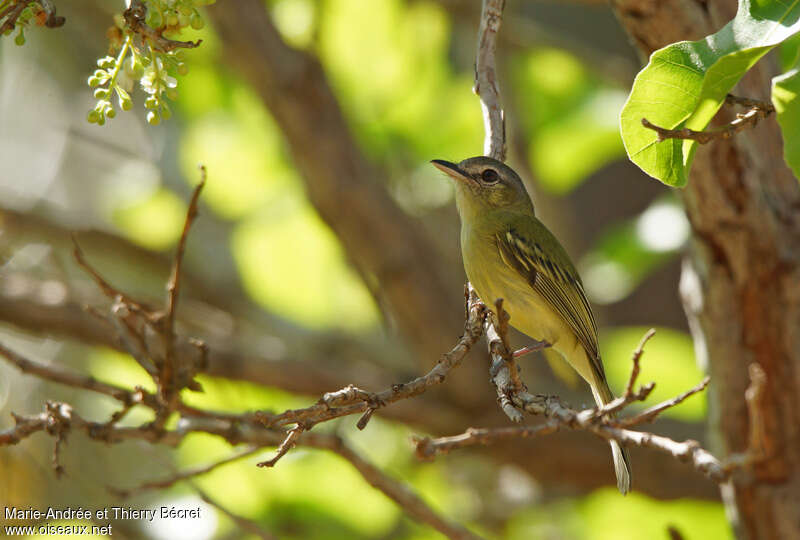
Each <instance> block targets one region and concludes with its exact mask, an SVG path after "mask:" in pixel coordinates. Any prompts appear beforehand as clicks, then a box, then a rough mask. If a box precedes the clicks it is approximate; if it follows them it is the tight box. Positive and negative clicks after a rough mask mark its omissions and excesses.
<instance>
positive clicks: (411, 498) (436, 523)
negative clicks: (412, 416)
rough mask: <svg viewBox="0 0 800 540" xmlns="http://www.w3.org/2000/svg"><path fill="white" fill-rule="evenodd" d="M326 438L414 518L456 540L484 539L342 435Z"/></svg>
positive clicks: (369, 480)
mask: <svg viewBox="0 0 800 540" xmlns="http://www.w3.org/2000/svg"><path fill="white" fill-rule="evenodd" d="M327 441H328V442H330V443H331V445H330V447H328V449H329V450H331V451H333V452H335V453H337V454H339V455H340V456H342V457H343V458H344V459H346V460H347V461H349V462H350V464H351V465H353V467H355V468H356V470H358V472H359V473H361V476H362V477H364V479H365V480H366V481H367V482H368V483H369V485H371V486H372V487H374V488H376V489H378V490H380V491H381V492H383V494H384V495H386V496H387V497H389V498H390V499H392V500H393V501H394V502H395V503H397V504H398V505H399V506H400V507H401V508H402V509H403V510H404V511H405V513H406V514H408V515H409V516H411V517H412V518H414V519H416V520H417V521H420V522H422V523H427V524H428V525H430V526H431V527H433V528H434V529H436V530H437V531H439V532H440V533H442V534H443V535H445V536H446V537H447V538H451V539H455V540H477V539H479V538H481V537H480V536H478V535H476V534H474V533H472V532H470V531H468V530H467V529H465V528H463V527H461V526H459V525H457V524H455V523H451V522H450V521H448V520H446V519H444V518H443V517H442V516H440V515H439V514H437V513H436V512H435V511H434V510H433V509H432V508H431V507H430V506H428V505H427V504H426V503H425V501H423V500H422V499H421V498H420V497H419V496H418V495H417V494H416V493H414V491H412V490H411V489H410V488H409V487H408V486H407V485H405V484H403V483H402V482H399V481H397V480H395V479H394V478H392V477H390V476H389V475H387V474H386V473H384V472H383V471H381V470H380V469H379V468H377V467H376V466H375V465H373V464H372V463H370V462H368V461H366V460H365V459H364V458H362V457H361V456H360V455H359V454H357V453H356V452H355V451H353V449H352V448H350V447H349V446H347V445H346V444H345V443H344V442H343V441H342V440H341V439H340V438H339V437H335V438H330V439H328V440H327Z"/></svg>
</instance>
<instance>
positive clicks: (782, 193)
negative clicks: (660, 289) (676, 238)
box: [615, 0, 800, 539]
mask: <svg viewBox="0 0 800 540" xmlns="http://www.w3.org/2000/svg"><path fill="white" fill-rule="evenodd" d="M615 7H616V10H617V13H618V15H619V17H620V20H621V21H622V23H623V25H624V26H625V28H626V29H627V31H628V32H629V34H630V35H631V36H632V38H633V41H634V43H635V44H636V46H637V47H638V48H639V50H640V51H641V52H642V53H643V54H644V55H649V54H650V53H651V52H652V51H654V50H655V49H658V48H660V47H663V46H665V45H667V44H669V43H672V42H674V41H678V40H684V39H698V38H700V37H702V36H704V35H706V34H709V33H711V32H714V31H716V30H717V29H719V28H720V27H722V26H723V25H724V24H725V23H726V22H727V21H728V20H730V19H731V18H732V17H733V15H734V13H735V9H736V6H735V5H734V3H733V2H729V1H723V0H707V1H701V0H668V1H663V0H619V1H617V2H615ZM774 74H775V72H774V68H773V66H772V65H771V64H770V60H769V59H767V60H766V61H763V62H762V63H761V64H759V65H758V66H756V68H755V69H754V70H753V71H752V72H751V73H750V74H748V75H747V76H746V77H745V79H744V80H743V81H742V82H741V84H740V85H739V87H738V89H737V93H738V94H740V95H744V96H748V97H753V98H756V99H768V96H769V88H770V77H771V76H773V75H774ZM721 120H726V118H725V112H723V113H722V114H721ZM683 198H684V201H685V203H686V211H687V214H688V216H689V220H690V222H691V224H692V230H693V233H694V237H693V242H692V249H691V255H690V263H689V264H687V265H686V266H685V268H684V276H683V279H682V293H683V294H684V298H685V305H686V309H687V314H688V315H689V318H690V323H691V326H692V330H693V334H694V337H695V343H696V345H697V346H698V351H699V353H700V358H701V359H705V360H707V362H708V370H709V372H710V374H711V376H712V385H711V394H710V402H711V425H710V428H711V430H712V434H713V436H714V439H715V441H716V443H717V444H718V447H719V448H718V451H720V452H721V453H722V454H723V455H725V454H728V453H733V452H739V451H743V450H745V448H746V447H747V442H748V419H747V411H746V406H745V401H744V392H745V388H746V386H747V381H748V371H747V366H748V365H749V364H751V363H753V362H756V363H758V364H760V365H761V367H762V368H763V369H764V371H765V372H766V375H767V388H768V390H767V395H766V402H765V413H766V419H765V424H766V425H765V431H766V438H765V441H764V443H765V444H766V448H767V452H768V454H769V459H768V460H767V461H765V462H764V463H762V464H760V465H757V466H755V467H754V468H753V470H752V471H750V472H749V474H743V475H739V476H737V477H736V478H735V480H734V482H733V484H732V485H731V486H725V487H723V490H722V495H723V498H724V499H725V502H726V505H727V506H728V509H729V510H731V511H732V512H731V515H735V516H736V519H735V521H734V527H735V530H736V532H737V534H738V535H739V536H740V537H742V538H750V539H755V538H780V539H787V538H800V418H798V411H799V410H800V403H798V401H799V400H800V398H799V397H798V396H800V368H799V367H798V360H800V331H798V329H799V328H800V214H799V213H798V209H800V188H798V181H797V179H796V178H794V177H793V175H792V174H791V171H790V170H789V169H788V168H787V167H786V165H785V164H784V162H783V159H782V142H781V136H780V133H779V131H778V126H777V124H776V123H775V122H774V121H767V122H762V123H761V124H760V125H759V126H758V127H757V128H756V129H754V130H751V131H747V132H743V133H740V134H739V135H737V136H736V137H735V138H734V139H733V140H731V141H727V142H721V143H715V144H711V145H708V146H707V147H701V149H700V151H699V152H698V153H697V159H696V160H695V164H694V167H693V169H692V173H691V177H690V180H689V185H688V187H687V188H686V189H685V190H684V192H683Z"/></svg>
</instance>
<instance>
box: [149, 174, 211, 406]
mask: <svg viewBox="0 0 800 540" xmlns="http://www.w3.org/2000/svg"><path fill="white" fill-rule="evenodd" d="M205 184H206V168H205V166H203V165H200V183H199V184H197V187H195V188H194V192H193V193H192V198H191V200H190V201H189V208H188V210H187V211H186V219H185V220H184V223H183V231H182V232H181V238H180V240H179V241H178V248H177V249H176V250H175V259H174V262H173V264H172V272H171V273H170V277H169V281H168V282H167V305H166V308H165V311H166V318H165V322H164V326H165V327H164V332H163V337H164V350H165V352H164V363H163V365H162V366H161V373H160V376H159V381H158V382H159V390H160V394H161V398H162V399H163V400H164V401H165V402H171V401H174V400H175V399H176V398H177V392H178V391H179V390H180V388H179V386H178V385H176V384H174V378H175V355H174V354H173V351H174V347H175V339H176V337H175V310H176V308H177V307H178V294H179V292H180V283H181V266H182V264H183V254H184V252H185V251H186V240H187V238H188V237H189V229H191V227H192V223H193V222H194V220H195V218H196V217H197V203H198V201H199V200H200V192H201V191H203V186H205Z"/></svg>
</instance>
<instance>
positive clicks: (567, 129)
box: [531, 91, 625, 193]
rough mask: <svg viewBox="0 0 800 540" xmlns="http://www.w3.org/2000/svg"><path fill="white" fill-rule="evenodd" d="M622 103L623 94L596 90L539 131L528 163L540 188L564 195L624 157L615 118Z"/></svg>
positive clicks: (533, 142) (532, 144) (532, 145)
mask: <svg viewBox="0 0 800 540" xmlns="http://www.w3.org/2000/svg"><path fill="white" fill-rule="evenodd" d="M624 100H625V96H624V94H623V93H622V92H617V91H598V92H597V93H596V94H595V95H594V96H593V98H592V99H591V100H590V101H588V102H586V103H584V104H583V105H582V106H581V108H580V109H578V110H575V111H573V112H572V113H571V114H569V115H567V116H566V117H565V118H563V119H562V120H561V121H560V122H559V123H555V124H552V125H549V126H547V127H544V128H542V129H541V130H539V132H538V134H537V136H536V137H535V139H534V140H533V141H532V143H531V163H532V165H533V168H534V171H535V173H536V176H537V178H538V179H539V182H540V183H541V185H542V187H544V188H545V189H547V190H548V191H550V192H552V193H567V192H569V191H571V190H572V189H573V188H575V187H577V186H578V185H579V184H580V183H581V181H582V180H583V179H585V178H586V177H587V176H589V175H590V174H592V173H593V172H594V171H596V170H597V169H599V168H600V167H602V166H604V165H606V164H607V163H610V162H612V161H614V160H615V159H617V158H619V157H621V156H622V155H623V153H624V149H623V147H622V141H621V139H620V138H619V130H618V128H617V122H616V116H617V113H618V111H619V110H620V109H621V108H622V104H623V102H624Z"/></svg>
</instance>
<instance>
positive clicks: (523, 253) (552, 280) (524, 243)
mask: <svg viewBox="0 0 800 540" xmlns="http://www.w3.org/2000/svg"><path fill="white" fill-rule="evenodd" d="M544 230H545V231H546V232H547V234H550V233H549V231H547V230H546V229H544ZM495 239H496V241H497V248H498V250H499V251H500V257H501V258H502V259H503V262H505V263H506V265H508V266H510V267H511V268H513V269H514V270H516V271H517V272H518V273H519V274H520V275H521V276H522V277H523V278H525V279H526V280H527V282H528V284H530V286H531V287H532V288H533V289H534V290H535V291H536V292H537V293H539V295H540V296H541V297H542V298H544V300H545V301H546V302H547V304H548V305H549V306H550V307H551V308H552V309H553V311H555V313H557V314H558V315H559V316H560V317H561V319H562V320H563V321H564V322H565V323H567V325H568V326H569V327H570V328H571V329H572V331H573V332H574V333H575V336H576V337H577V338H578V341H580V343H581V345H583V348H584V349H585V350H586V353H587V356H588V357H589V361H590V362H591V363H592V367H593V368H594V369H595V370H596V371H597V373H598V374H599V375H600V376H601V378H602V379H605V373H604V370H603V364H602V362H601V361H600V354H599V352H598V350H597V349H598V348H597V324H596V322H595V320H594V314H593V313H592V308H591V306H590V305H589V300H588V299H587V298H586V292H585V291H584V289H583V283H581V279H580V276H578V273H577V272H576V271H575V269H574V268H573V267H572V265H571V264H569V267H568V268H565V267H564V266H563V265H561V266H559V265H557V264H555V263H554V262H553V260H552V257H551V256H549V255H548V254H547V253H545V252H544V250H543V249H542V247H541V245H539V244H538V243H537V242H535V241H532V240H531V239H530V238H526V237H525V236H523V235H522V234H521V233H520V232H518V231H517V230H516V229H514V228H511V229H509V230H507V231H506V232H505V233H500V234H497V235H495ZM554 240H555V239H554ZM564 257H566V253H564ZM512 322H513V321H512Z"/></svg>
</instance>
